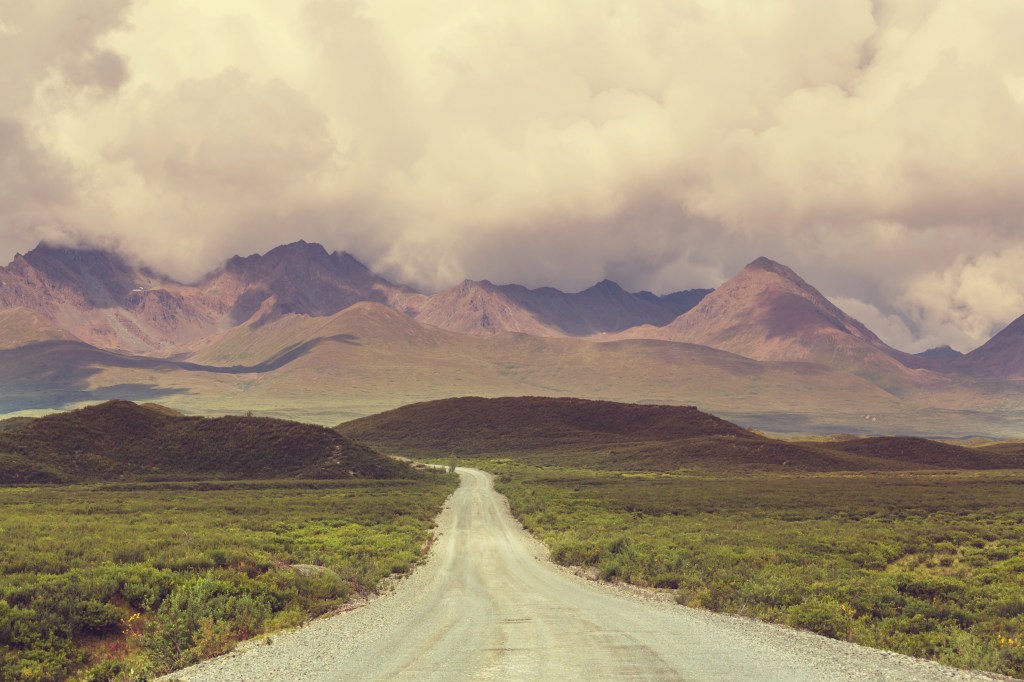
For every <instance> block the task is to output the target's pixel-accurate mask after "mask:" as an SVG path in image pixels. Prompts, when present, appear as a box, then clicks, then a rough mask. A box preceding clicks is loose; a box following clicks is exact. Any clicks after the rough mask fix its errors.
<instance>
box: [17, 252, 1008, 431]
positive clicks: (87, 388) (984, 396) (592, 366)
mask: <svg viewBox="0 0 1024 682" xmlns="http://www.w3.org/2000/svg"><path fill="white" fill-rule="evenodd" d="M0 280H3V281H4V282H5V284H4V285H3V287H2V288H0V389H2V390H0V414H7V415H18V414H29V415H38V414H45V413H46V412H47V411H53V410H64V409H69V408H74V407H79V406H83V405H88V404H90V403H93V402H96V401H102V400H107V399H112V398H119V399H125V400H135V401H138V402H147V401H157V402H160V403H161V404H164V405H167V406H169V407H172V408H174V409H177V410H179V411H181V412H183V413H186V414H194V415H201V414H207V415H213V414H225V413H235V414H243V413H246V412H250V411H251V412H252V413H254V414H257V415H262V416H269V417H281V418H288V419H298V420H302V421H310V422H315V423H320V424H324V425H333V424H336V423H337V422H338V421H340V420H342V419H352V418H357V417H361V416H366V415H370V414H375V413H378V412H382V411H385V410H389V409H393V408H396V407H400V406H401V405H406V404H410V403H415V402H421V401H428V400H435V399H439V398H448V397H456V396H465V395H478V396H482V397H498V396H508V395H519V396H529V395H536V396H576V397H582V398H591V399H604V400H614V401H621V402H638V403H657V404H675V405H698V406H700V407H701V408H703V409H705V410H708V411H711V412H713V413H715V414H719V415H722V416H723V417H728V418H731V419H733V420H735V421H738V422H740V423H742V424H743V425H744V426H749V427H752V428H756V429H759V430H762V431H767V432H773V433H780V434H801V433H806V434H827V433H836V432H840V433H850V434H896V433H899V434H904V435H918V436H930V437H944V438H956V437H971V436H987V437H996V438H1006V437H1015V436H1016V435H1018V434H1019V433H1020V432H1021V428H1022V427H1024V391H1022V384H1021V383H1020V381H1018V380H1017V378H1015V377H1016V376H1017V375H1016V374H1015V372H1016V370H1015V369H1013V367H1014V364H1013V363H1014V362H1016V360H1014V358H1015V357H1017V356H1016V355H1014V353H1016V352H1017V351H1016V350H1014V349H1016V348H1018V346H1019V344H1017V343H1016V341H1015V339H1016V338H1017V336H1016V333H1015V331H1014V329H1016V327H1014V326H1013V325H1011V327H1010V328H1009V329H1008V330H1007V331H1006V332H1005V333H1003V334H1001V335H997V337H996V338H995V339H993V341H992V342H991V343H990V344H986V345H985V346H983V347H982V348H980V349H978V351H977V353H969V354H967V355H966V356H962V357H961V356H956V355H953V356H948V355H942V354H938V355H935V354H925V355H922V356H910V355H907V354H906V353H902V352H900V351H897V350H895V349H892V348H890V347H888V346H886V345H885V344H884V343H883V342H882V341H881V340H880V339H879V338H878V337H877V336H875V335H874V334H873V333H872V332H871V331H870V330H868V329H867V328H866V327H864V325H862V324H860V323H859V322H857V321H856V320H854V319H852V318H851V317H849V316H848V315H846V314H845V313H843V312H842V311H841V310H839V309H838V308H836V307H835V306H834V305H833V304H832V303H831V302H829V301H828V300H827V299H825V298H824V297H823V296H822V295H821V294H820V292H818V291H817V290H816V289H814V287H812V286H811V285H810V284H808V283H807V282H805V281H804V280H802V279H801V278H800V277H799V276H798V275H797V274H796V273H794V272H793V271H792V270H790V269H789V268H786V267H785V266H783V265H780V264H778V263H775V262H773V261H770V260H768V259H763V258H762V259H758V260H756V261H754V262H752V263H751V264H750V265H748V266H747V267H746V268H744V270H742V271H741V272H740V273H738V274H737V275H736V276H735V277H734V278H732V279H730V280H729V281H727V282H726V283H725V284H723V285H722V286H721V287H719V289H718V290H715V291H710V290H692V291H686V292H677V293H673V294H667V295H663V296H657V295H655V294H651V293H650V292H637V293H628V292H626V291H624V290H623V289H622V288H621V287H618V285H616V284H614V283H613V282H608V281H606V282H601V283H599V284H598V285H595V286H594V287H591V288H590V289H587V290H585V291H582V292H579V293H576V294H566V293H563V292H560V291H558V290H555V289H551V288H541V289H527V288H525V287H521V286H518V285H501V286H498V285H493V284H490V283H489V282H479V283H473V282H470V283H463V284H462V285H458V286H457V287H456V288H455V289H453V290H450V291H446V292H439V293H437V294H433V295H426V294H422V293H419V292H416V291H414V290H412V289H410V288H409V287H404V286H402V285H395V284H392V283H390V282H388V281H387V280H386V279H384V278H382V277H380V276H379V275H376V274H374V273H373V272H371V271H370V270H369V269H368V268H366V267H365V266H363V265H362V264H361V263H359V261H357V260H356V259H355V258H354V257H352V256H351V255H350V254H347V253H344V252H335V253H332V254H329V253H327V252H326V250H325V249H323V247H321V246H319V245H316V244H307V243H305V242H296V243H294V244H289V245H285V246H281V247H278V248H276V249H273V250H271V251H270V252H268V253H266V254H264V255H262V256H260V255H252V256H247V257H244V258H243V257H237V258H233V259H231V260H229V261H228V262H227V263H225V265H224V267H223V268H222V269H221V270H218V271H216V272H214V273H211V274H209V275H208V276H207V277H205V278H204V279H203V280H202V281H200V282H198V283H196V284H191V285H185V284H180V283H175V282H173V281H171V280H168V279H166V278H163V279H160V277H159V276H157V275H155V274H154V273H153V272H152V271H151V270H148V269H146V268H144V267H141V266H133V265H129V264H128V263H127V262H126V261H124V260H122V259H121V258H120V257H118V256H117V255H116V254H113V253H109V252H103V251H97V250H92V251H90V250H75V249H68V248H55V247H49V246H45V245H42V246H40V247H39V248H37V249H35V250H33V251H32V252H30V253H29V254H26V255H25V256H19V257H18V258H16V259H15V262H14V263H12V264H11V265H10V266H8V268H6V269H5V270H4V271H3V272H2V273H0ZM139 288H142V289H143V293H145V294H146V297H147V298H146V302H145V304H144V305H143V304H141V303H140V302H139V300H137V299H138V297H139V293H140V292H137V291H136V289H139ZM161 292H162V293H161ZM140 316H141V317H140ZM146 316H148V317H146ZM143 318H145V319H143ZM146 320H149V321H148V322H147V321H146ZM485 320H486V324H484V321H485ZM197 321H200V322H201V324H200V323H199V322H197ZM157 322H159V324H157ZM132 330H134V331H132ZM136 332H137V333H136Z"/></svg>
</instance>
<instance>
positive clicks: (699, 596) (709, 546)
mask: <svg viewBox="0 0 1024 682" xmlns="http://www.w3.org/2000/svg"><path fill="white" fill-rule="evenodd" d="M484 466H485V468H488V469H491V470H492V471H495V472H496V473H498V479H497V480H498V489H499V491H501V492H502V493H504V494H505V495H507V496H508V498H509V500H510V502H511V505H512V509H513V512H514V513H515V515H516V516H517V517H518V518H519V519H520V520H521V521H522V522H523V524H524V525H525V526H526V528H528V529H529V530H530V531H532V532H533V533H535V534H536V535H537V536H538V537H539V538H540V539H542V540H543V541H544V542H545V543H546V544H547V545H548V546H549V547H550V548H551V551H552V558H553V559H554V560H555V561H557V562H559V563H562V564H567V565H580V566H588V567H592V569H593V570H595V571H596V572H597V573H598V574H599V576H600V577H601V578H602V579H605V580H622V581H626V582H630V583H634V584H637V585H644V586H651V587H660V588H669V589H672V590H675V594H676V597H677V600H678V601H679V602H680V603H682V604H686V605H690V606H695V607H702V608H708V609H712V610H715V611H722V612H728V613H737V614H742V615H746V616H751V617H754V618H759V619H762V620H767V621H772V622H777V623H785V624H788V625H791V626H794V627H798V628H804V629H809V630H812V631H815V632H818V633H820V634H823V635H826V636H828V637H833V638H837V639H844V640H848V641H853V642H858V643H861V644H865V645H868V646H872V647H878V648H883V649H889V650H893V651H898V652H901V653H905V654H910V655H914V656H922V657H925V658H931V659H934V660H937V661H939V662H941V663H944V664H948V665H952V666H957V667H962V668H971V669H982V670H989V671H993V672H998V673H1003V674H1007V675H1013V676H1024V577H1022V576H1024V538H1022V535H1021V532H1020V529H1021V527H1022V524H1024V508H1022V506H1021V500H1022V499H1024V472H1021V471H1002V472H977V471H974V472H955V471H928V472H900V473H892V472H886V473H881V472H874V473H872V472H867V473H858V474H834V473H833V474H799V475H785V474H769V473H760V474H754V475H750V474H733V475H719V476H714V475H683V474H678V473H664V472H662V473H639V472H612V471H594V470H587V469H569V468H560V467H534V466H527V465H523V464H521V463H515V462H511V461H509V460H503V461H492V462H489V463H485V464H484Z"/></svg>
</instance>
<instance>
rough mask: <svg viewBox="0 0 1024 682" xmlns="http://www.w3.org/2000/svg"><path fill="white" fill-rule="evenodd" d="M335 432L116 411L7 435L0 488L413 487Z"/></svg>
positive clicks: (127, 405)
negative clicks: (335, 483)
mask: <svg viewBox="0 0 1024 682" xmlns="http://www.w3.org/2000/svg"><path fill="white" fill-rule="evenodd" d="M416 476H418V474H417V473H416V472H415V471H414V470H413V469H412V468H410V467H409V466H408V465H406V464H404V463H401V462H396V461H394V460H392V459H390V458H386V457H383V456H381V455H380V454H378V453H376V452H374V451H373V450H371V449H370V448H368V447H365V446H363V445H360V444H358V443H354V442H352V441H350V440H349V439H347V438H345V437H343V436H341V435H339V434H338V433H337V432H336V431H333V430H331V429H327V428H324V427H321V426H316V425H312V424H301V423H298V422H291V421H285V420H282V419H270V418H266V417H233V416H229V417H217V418H205V417H185V416H181V415H177V414H175V413H173V412H171V411H168V410H165V409H163V408H160V407H159V406H149V405H136V404H135V403H131V402H126V401H110V402H106V403H103V404H100V405H94V406H92V407H86V408H83V409H81V410H74V411H72V412H66V413H62V414H54V415H50V416H47V417H43V418H41V419H36V420H33V421H31V422H30V423H27V424H23V425H21V426H19V427H18V428H15V429H11V430H8V431H4V432H0V484H12V483H14V484H25V483H73V482H94V481H114V480H168V479H182V480H184V479H196V478H231V479H239V478H249V479H251V478H257V479H262V478H305V479H325V478H327V479H337V478H354V477H355V478H410V477H413V478H414V477H416Z"/></svg>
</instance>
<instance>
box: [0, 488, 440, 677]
mask: <svg viewBox="0 0 1024 682" xmlns="http://www.w3.org/2000/svg"><path fill="white" fill-rule="evenodd" d="M455 485H456V479H455V477H454V476H446V475H442V474H436V475H424V476H422V477H420V478H417V479H412V480H365V479H362V480H342V481H338V480H320V481H295V480H278V481H266V480H263V481H234V482H232V481H196V482H164V483H144V482H134V483H124V484H105V485H102V484H101V485H71V486H34V487H19V488H0V546H2V547H3V552H0V679H2V680H37V681H46V680H63V679H68V678H72V679H79V680H141V679H151V678H152V677H154V676H156V675H159V674H161V673H165V672H168V671H171V670H174V669H177V668H180V667H182V666H185V665H188V664H190V663H193V662H196V661H198V660H200V659H202V658H206V657H210V656H214V655H217V654H220V653H224V652H226V651H228V650H230V649H231V648H232V647H233V646H234V644H235V642H237V641H239V640H242V639H246V638H249V637H254V636H256V635H260V634H262V633H267V632H272V631H275V630H278V629H281V628H287V627H292V626H296V625H299V624H301V623H302V622H303V621H305V620H307V619H309V618H311V617H314V616H317V615H320V614H324V613H327V612H330V611H332V610H335V609H338V608H341V607H343V605H344V604H345V603H346V602H348V601H350V600H351V599H353V598H356V597H358V596H360V595H365V594H367V593H370V592H372V591H373V590H375V589H377V588H378V587H379V586H380V583H381V580H382V579H383V578H385V577H386V576H388V575H390V574H394V573H404V572H406V571H408V570H409V569H410V567H411V566H412V565H413V564H415V563H416V561H418V560H419V559H420V557H421V555H422V551H423V548H424V547H425V545H426V543H427V539H428V534H429V529H430V528H431V526H432V525H433V521H434V517H435V516H436V515H437V513H438V512H439V510H440V508H441V505H442V503H443V501H444V499H445V498H446V497H447V496H448V495H449V494H450V493H451V491H452V490H453V489H454V488H455Z"/></svg>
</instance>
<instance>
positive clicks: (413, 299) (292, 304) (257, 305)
mask: <svg viewBox="0 0 1024 682" xmlns="http://www.w3.org/2000/svg"><path fill="white" fill-rule="evenodd" d="M199 288H200V289H201V290H203V291H204V292H205V293H206V294H207V295H210V296H213V297H215V298H217V299H218V300H223V301H225V302H227V303H230V306H231V307H230V314H229V315H230V320H231V322H232V323H234V324H240V323H242V322H245V321H247V320H249V319H251V318H253V317H254V316H257V317H259V318H260V319H262V320H264V321H266V320H268V319H272V318H275V317H279V316H280V315H286V314H289V313H297V314H300V315H312V316H322V315H333V314H334V313H336V312H338V311H339V310H344V309H345V308H347V307H349V306H350V305H353V304H355V303H358V302H360V301H375V302H377V303H384V304H387V305H390V306H392V307H394V308H396V309H398V310H401V311H403V312H406V311H408V312H413V311H415V310H417V309H418V308H419V306H420V305H421V303H422V301H423V300H425V298H426V297H425V296H423V295H422V294H419V293H418V292H416V291H414V290H413V289H410V288H409V287H406V286H402V285H396V284H392V283H391V282H389V281H387V280H386V279H384V278H383V277H379V276H377V275H375V274H373V273H372V272H371V271H370V270H369V268H367V267H366V266H365V265H363V264H362V263H360V262H359V261H358V260H356V259H355V258H354V257H353V256H352V255H351V254H348V253H345V252H337V251H335V252H334V253H328V252H327V250H326V249H324V247H323V246H321V245H320V244H308V243H306V242H305V241H302V240H300V241H297V242H294V243H292V244H286V245H284V246H279V247H277V248H275V249H272V250H270V251H268V252H267V253H265V254H263V255H262V256H261V255H252V256H247V257H245V258H243V257H241V256H235V257H234V258H232V259H231V260H229V261H228V262H227V263H226V264H225V266H224V268H223V269H222V270H221V271H219V272H217V273H215V274H213V275H210V276H208V277H207V279H206V280H205V281H204V282H202V283H200V285H199Z"/></svg>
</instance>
